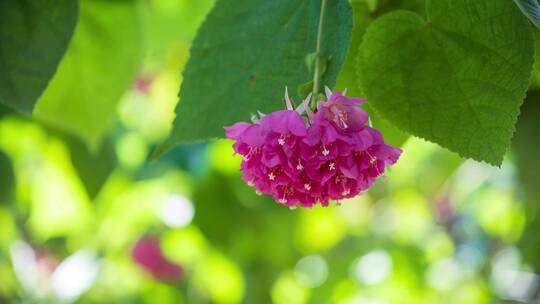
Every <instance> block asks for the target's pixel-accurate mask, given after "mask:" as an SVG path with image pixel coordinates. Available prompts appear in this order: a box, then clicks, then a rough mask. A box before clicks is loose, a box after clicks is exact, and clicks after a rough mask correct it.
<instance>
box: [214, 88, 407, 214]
mask: <svg viewBox="0 0 540 304" xmlns="http://www.w3.org/2000/svg"><path fill="white" fill-rule="evenodd" d="M285 96H286V97H285V99H286V101H287V108H288V110H283V111H276V112H273V113H271V114H269V115H263V114H261V116H262V117H261V118H260V120H259V119H258V118H256V117H254V118H253V123H246V122H238V123H236V124H234V125H232V126H229V127H225V131H226V136H227V138H229V139H233V140H235V141H236V142H235V143H234V145H233V148H234V151H235V152H236V153H238V154H240V155H242V156H243V161H242V164H241V170H242V171H243V179H244V180H245V181H246V183H248V184H249V185H250V186H253V187H255V189H256V190H257V192H258V193H264V194H269V195H272V196H273V198H274V200H276V201H277V202H279V203H281V204H283V205H286V206H289V207H295V206H297V205H298V204H299V205H300V206H302V207H312V206H314V205H315V204H317V203H320V204H321V205H323V206H328V203H329V201H330V200H341V199H346V198H351V197H354V196H356V195H358V194H360V193H362V192H363V191H365V190H366V189H368V188H369V187H371V185H372V184H373V183H374V181H375V180H376V179H377V177H379V176H381V175H382V174H383V173H384V170H385V168H386V167H387V166H389V165H391V164H394V163H395V162H396V161H397V160H398V158H399V156H400V155H401V150H400V149H397V148H394V147H392V146H390V145H388V144H386V143H385V142H384V140H383V137H382V135H381V134H380V132H379V131H377V130H376V129H374V128H371V127H369V126H367V125H366V122H367V121H368V115H367V113H366V112H364V111H363V110H361V109H360V108H359V107H358V106H359V105H360V104H361V103H363V102H364V101H365V100H364V99H360V98H351V97H347V96H344V95H343V94H341V93H340V92H333V93H332V92H330V91H329V90H327V98H328V100H327V101H324V102H319V104H318V107H317V112H316V113H312V112H311V111H310V110H309V106H308V103H309V100H310V97H308V98H307V99H306V100H305V101H304V102H303V103H302V105H301V106H300V107H299V108H298V109H297V110H294V109H292V106H291V102H290V99H289V98H288V96H287V93H286V94H285ZM304 111H306V112H307V117H304V116H303V115H302V114H303V112H304Z"/></svg>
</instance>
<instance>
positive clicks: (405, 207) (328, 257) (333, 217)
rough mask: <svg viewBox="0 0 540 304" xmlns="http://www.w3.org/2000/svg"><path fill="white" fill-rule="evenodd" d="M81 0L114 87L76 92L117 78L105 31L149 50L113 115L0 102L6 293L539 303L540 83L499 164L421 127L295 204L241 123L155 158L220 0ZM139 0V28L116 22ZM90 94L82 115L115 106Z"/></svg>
mask: <svg viewBox="0 0 540 304" xmlns="http://www.w3.org/2000/svg"><path fill="white" fill-rule="evenodd" d="M120 2H121V3H124V4H125V3H131V4H133V3H135V2H133V1H127V0H126V1H120ZM82 3H83V4H82V5H83V8H82V9H83V12H86V13H82V14H81V16H82V17H81V18H83V20H87V21H86V22H87V24H88V26H87V28H84V30H81V29H78V30H77V32H76V39H78V40H77V41H83V42H85V43H86V44H85V45H92V46H93V47H95V50H94V49H91V50H90V51H87V52H80V53H77V54H76V55H72V56H74V58H76V62H77V63H78V64H82V65H83V66H85V67H87V68H88V73H86V74H84V75H81V76H80V77H83V78H85V79H86V81H89V82H90V83H91V82H92V81H96V84H93V85H94V86H98V87H99V86H102V88H103V90H104V91H97V92H96V91H92V90H80V91H77V92H79V93H78V94H82V95H83V96H80V98H83V99H86V100H88V101H89V102H90V104H92V102H93V101H96V102H97V101H99V98H104V96H105V97H106V98H114V94H109V93H108V91H107V90H108V89H111V88H114V86H115V85H120V86H121V84H117V83H114V79H115V78H114V76H115V75H109V74H108V73H105V72H106V71H107V69H101V70H100V68H99V67H97V66H95V65H94V63H93V62H94V60H96V58H100V56H101V55H100V54H103V53H100V52H104V51H102V50H100V46H103V45H102V44H100V43H104V42H99V41H96V37H109V38H110V37H115V35H117V36H118V37H120V38H113V39H124V40H126V41H127V40H129V39H140V44H137V45H139V46H140V49H136V50H135V49H132V47H131V45H133V44H127V43H128V42H126V44H123V43H122V40H114V41H119V42H118V45H117V46H116V47H117V48H118V49H120V48H122V47H124V48H126V45H128V46H129V47H127V48H126V49H125V50H123V51H122V52H120V54H121V57H122V58H126V56H130V55H129V54H131V55H133V54H140V65H139V66H138V68H137V69H136V70H134V71H132V72H133V73H134V75H136V76H135V81H134V82H133V84H130V85H129V87H130V88H129V89H128V90H127V91H126V92H123V93H122V97H121V98H120V99H119V102H118V105H117V108H116V109H114V110H111V111H112V112H111V111H109V112H111V113H107V115H109V116H110V117H113V118H114V117H116V118H114V119H113V118H111V121H112V122H111V123H107V122H103V121H93V120H90V122H85V123H86V124H88V123H90V124H95V128H94V130H93V131H92V132H90V133H88V132H87V131H86V130H88V128H83V127H81V129H80V130H78V129H74V130H72V132H69V133H66V132H65V131H61V130H65V128H61V127H62V126H58V124H55V123H51V122H50V121H49V122H47V121H40V120H39V119H36V120H30V119H28V118H25V117H23V116H20V115H17V114H15V113H13V112H11V111H9V110H7V109H5V108H0V303H72V302H76V303H280V304H295V303H356V304H386V303H404V304H407V303H411V304H412V303H414V304H420V303H464V304H466V303H471V304H473V303H474V304H477V303H479V304H481V303H540V300H538V299H539V289H540V277H539V276H538V275H537V274H536V273H537V272H538V271H540V232H539V231H540V230H539V229H540V220H539V219H538V216H537V212H538V211H537V209H538V206H540V201H539V198H540V191H539V189H540V187H539V186H540V182H539V181H540V161H539V160H538V157H539V155H540V136H538V131H537V130H538V123H537V122H538V118H540V111H539V110H540V104H539V102H540V94H538V93H534V92H533V93H530V94H529V98H528V100H527V102H526V104H525V107H527V111H524V112H525V113H527V115H525V116H523V117H521V118H520V122H519V127H518V130H519V133H518V134H517V135H516V136H515V139H514V147H513V149H512V151H510V153H509V155H508V157H507V159H506V161H505V162H504V164H503V166H502V167H501V168H495V167H491V166H488V165H485V164H482V163H478V162H473V161H463V160H461V159H460V158H459V157H458V156H457V155H455V154H453V153H450V152H448V151H447V150H444V149H442V148H439V147H438V146H436V145H434V144H430V143H427V142H424V141H422V140H418V139H414V138H410V139H409V140H408V141H407V142H406V143H405V144H404V146H403V150H404V153H403V156H402V158H401V160H400V161H399V163H398V164H397V165H396V166H395V167H393V168H392V169H391V170H390V171H389V172H388V174H387V175H386V176H385V177H384V178H383V179H381V180H380V181H379V182H378V183H377V184H376V185H375V187H374V188H373V189H372V190H370V191H369V192H368V193H366V194H364V195H362V196H360V197H358V198H356V199H352V200H348V201H342V202H340V203H335V204H333V205H332V206H330V207H328V208H322V207H317V208H313V209H311V210H300V209H296V210H289V209H286V208H284V207H282V206H280V205H278V204H276V203H274V202H273V201H272V200H271V199H270V198H269V197H266V196H258V195H256V194H255V192H254V191H253V190H252V189H251V188H249V187H248V186H247V185H245V184H244V183H243V182H242V181H241V178H240V176H241V175H240V171H239V163H240V159H239V158H238V157H237V156H233V155H232V149H231V142H229V141H225V140H216V141H212V142H209V143H198V144H193V145H190V146H180V147H177V148H175V149H174V150H172V151H170V152H169V153H168V154H166V155H164V156H163V157H162V158H160V159H158V160H157V161H153V162H151V161H148V155H149V154H150V153H151V151H152V150H153V149H154V147H155V146H156V145H157V144H159V143H160V142H161V141H162V140H163V139H164V138H165V137H166V136H167V134H168V131H169V127H170V124H171V121H172V119H173V118H174V107H175V105H176V103H177V93H178V92H177V88H178V87H179V83H180V82H181V76H180V72H179V71H181V70H182V67H183V65H184V63H185V62H186V60H187V56H188V54H189V46H190V42H191V40H192V39H193V37H194V35H195V33H196V29H197V27H198V25H199V24H200V22H201V21H202V20H203V19H204V16H205V14H206V12H207V11H208V10H209V9H210V8H211V7H212V4H213V1H211V0H197V1H194V0H149V1H144V2H140V3H139V2H138V4H137V5H136V6H133V9H134V12H135V13H134V15H132V16H131V17H130V16H127V15H121V14H126V13H125V11H123V13H122V12H120V11H119V10H118V7H117V6H118V5H109V6H108V4H107V1H105V2H104V1H95V0H94V1H92V0H87V1H83V2H82ZM116 3H117V4H118V3H119V2H116ZM85 7H86V8H85ZM92 11H93V12H94V15H92ZM119 14H120V15H119ZM92 16H94V17H92ZM95 16H99V18H101V19H100V20H101V21H100V22H101V23H99V22H98V21H99V20H98V21H96V20H95V19H94V18H97V17H95ZM133 16H136V18H137V20H139V21H140V25H141V28H140V32H137V33H125V32H118V31H119V30H122V29H123V28H122V26H128V25H124V24H123V23H125V22H129V20H130V18H132V17H133ZM85 18H86V19H85ZM103 20H105V22H103ZM96 24H97V25H99V26H95V25H96ZM107 24H108V27H107V26H105V25H107ZM81 27H82V26H81ZM109 47H110V46H109ZM118 49H117V50H118ZM72 53H73V52H72ZM134 56H135V55H134ZM81 62H82V63H81ZM63 64H69V63H63ZM114 64H116V65H119V66H120V67H121V65H122V64H124V63H122V62H115V63H114ZM127 64H128V63H126V65H127ZM129 64H131V63H129ZM64 70H65V68H64ZM85 71H86V70H85ZM92 73H94V74H92ZM71 80H72V79H71V77H70V75H69V73H67V74H64V75H63V76H61V77H58V78H55V80H54V84H55V87H62V86H70V81H71ZM99 82H102V84H99ZM103 82H104V84H103ZM89 85H90V84H89ZM111 90H112V91H114V90H113V89H111ZM53 91H54V90H53ZM47 94H49V96H56V98H58V94H56V95H55V92H47ZM109 95H110V96H109ZM70 96H72V95H70ZM46 97H47V95H46V96H45V97H44V98H46ZM94 97H95V98H96V99H94ZM49 110H50V109H47V108H44V107H42V108H40V107H39V106H38V109H37V114H38V115H37V116H38V117H39V113H40V111H41V112H42V113H46V112H47V111H49ZM65 110H66V111H69V109H65ZM88 111H89V112H86V113H79V114H78V115H81V116H80V120H79V121H84V119H91V118H92V115H98V114H100V113H99V111H101V112H107V111H108V110H107V109H101V108H99V107H97V108H92V107H89V110H88ZM72 117H74V120H76V121H77V120H78V118H77V116H73V115H72ZM100 117H101V116H100ZM83 118H84V119H83ZM202 123H203V122H202ZM109 125H110V127H109ZM58 127H60V128H58ZM81 130H82V131H81ZM103 130H108V131H107V132H106V133H105V135H102V132H103ZM85 132H86V133H85ZM80 138H86V139H87V140H86V141H83V140H81V139H80ZM102 138H104V139H102ZM100 141H101V142H102V144H101V145H98V144H97V143H99V142H100ZM148 239H151V240H155V241H157V242H158V243H157V244H158V246H157V247H152V244H150V243H151V242H150V243H148V242H144V241H141V240H148ZM145 246H146V247H145ZM137 248H139V249H140V250H141V251H140V252H143V253H146V255H145V256H143V257H140V256H139V257H137V254H135V251H137V250H136V249H137ZM143 255H144V254H143ZM156 261H158V262H159V263H158V262H156ZM164 273H165V274H164Z"/></svg>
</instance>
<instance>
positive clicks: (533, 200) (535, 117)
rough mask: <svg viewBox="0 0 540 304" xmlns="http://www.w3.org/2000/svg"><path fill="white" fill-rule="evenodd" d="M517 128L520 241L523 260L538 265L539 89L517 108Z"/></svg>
mask: <svg viewBox="0 0 540 304" xmlns="http://www.w3.org/2000/svg"><path fill="white" fill-rule="evenodd" d="M521 112H522V113H521V115H520V116H519V120H518V123H517V131H516V134H515V136H514V138H513V140H512V147H513V151H514V154H515V157H516V165H517V169H518V170H517V171H518V172H517V173H518V178H519V182H520V183H519V184H520V186H521V187H522V188H523V190H524V194H525V198H526V202H527V204H526V207H527V209H526V210H527V212H526V214H527V218H528V221H527V222H528V224H527V228H526V230H525V232H524V234H523V236H522V239H521V241H520V245H521V250H522V251H523V255H524V258H525V260H526V261H527V262H528V263H530V264H531V265H534V266H536V268H537V269H538V268H540V251H539V250H538V248H540V235H539V234H538V229H539V228H540V188H539V187H538V181H539V180H540V158H539V157H538V156H539V155H540V140H539V138H540V137H539V136H538V135H539V133H538V126H539V125H538V122H539V121H540V91H531V92H529V93H528V96H527V99H526V100H525V103H524V104H523V107H522V109H521Z"/></svg>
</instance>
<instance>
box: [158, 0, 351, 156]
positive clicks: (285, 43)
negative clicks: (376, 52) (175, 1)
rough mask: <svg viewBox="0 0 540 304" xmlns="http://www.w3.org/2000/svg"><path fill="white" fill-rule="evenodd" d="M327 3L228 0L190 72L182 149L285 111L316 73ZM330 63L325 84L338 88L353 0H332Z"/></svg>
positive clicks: (206, 27) (178, 133)
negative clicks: (287, 99)
mask: <svg viewBox="0 0 540 304" xmlns="http://www.w3.org/2000/svg"><path fill="white" fill-rule="evenodd" d="M320 4H321V3H320V0H273V1H266V0H222V1H218V2H217V3H216V6H215V7H214V9H213V10H212V12H211V13H210V14H209V15H208V17H207V19H206V21H205V22H204V23H203V25H202V26H201V28H200V30H199V34H198V35H197V37H196V39H195V41H194V43H193V47H192V49H191V58H190V60H189V62H188V63H187V65H186V68H185V70H184V78H183V79H184V80H183V83H182V88H181V90H180V104H179V105H178V107H177V108H176V114H177V117H176V120H175V122H174V126H173V131H172V134H171V136H170V138H169V139H168V140H167V141H166V142H165V144H163V145H162V146H161V147H160V148H158V150H157V151H156V153H155V154H154V155H159V154H160V153H162V152H164V151H165V150H168V149H169V148H170V147H172V146H174V145H175V144H178V143H186V142H191V141H195V140H205V139H209V138H215V137H222V136H223V135H224V131H223V126H225V125H230V124H233V123H235V122H237V121H241V120H243V121H245V120H248V119H249V117H250V113H255V112H257V111H262V112H265V113H267V112H271V111H275V110H278V109H281V108H283V100H282V99H283V93H284V89H285V86H288V87H289V88H296V87H298V85H300V84H302V83H305V82H307V81H309V80H310V79H311V78H312V75H311V74H310V73H309V72H308V70H307V67H306V65H305V63H304V61H305V58H306V55H307V54H309V53H311V52H313V51H314V50H315V42H316V35H317V33H316V32H317V25H318V19H319V11H320ZM325 16H326V18H325V28H324V37H323V39H324V40H323V57H324V58H331V60H330V61H329V62H328V67H327V70H326V73H325V74H324V75H323V77H322V84H324V85H328V86H333V85H334V83H335V81H336V77H337V74H338V72H339V70H340V68H341V64H342V63H343V60H344V59H345V55H346V52H347V46H348V43H349V39H350V35H351V27H352V20H351V10H350V7H349V4H348V2H347V1H346V0H336V1H329V2H328V5H327V11H326V15H325Z"/></svg>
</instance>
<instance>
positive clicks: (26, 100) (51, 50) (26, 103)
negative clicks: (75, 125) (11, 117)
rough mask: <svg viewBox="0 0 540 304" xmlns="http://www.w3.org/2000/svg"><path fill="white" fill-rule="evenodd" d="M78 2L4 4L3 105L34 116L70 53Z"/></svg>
mask: <svg viewBox="0 0 540 304" xmlns="http://www.w3.org/2000/svg"><path fill="white" fill-rule="evenodd" d="M77 15H78V1H75V0H60V1H59V0H2V1H0V103H3V104H6V105H8V106H10V107H12V108H14V109H16V110H17V111H20V112H24V113H26V114H30V113H31V112H32V110H33V108H34V104H35V103H36V101H37V100H38V98H39V96H41V94H42V93H43V90H45V88H46V87H47V84H48V83H49V80H50V79H51V78H52V77H53V75H54V72H55V71H56V68H57V66H58V63H59V62H60V59H62V55H63V54H64V52H65V51H66V48H67V46H68V43H69V41H70V39H71V36H72V35H73V30H74V28H75V24H76V23H77Z"/></svg>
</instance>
